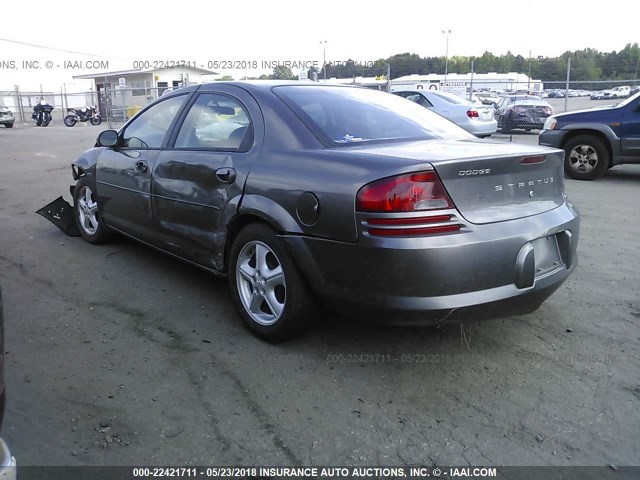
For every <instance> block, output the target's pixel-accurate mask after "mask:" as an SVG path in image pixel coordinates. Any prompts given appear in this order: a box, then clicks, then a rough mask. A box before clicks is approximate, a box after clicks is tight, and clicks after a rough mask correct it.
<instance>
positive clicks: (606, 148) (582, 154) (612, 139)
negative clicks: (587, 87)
mask: <svg viewBox="0 0 640 480" xmlns="http://www.w3.org/2000/svg"><path fill="white" fill-rule="evenodd" d="M538 143H539V144H540V145H547V146H550V147H556V148H562V149H563V150H564V151H565V157H564V171H565V173H566V174H567V175H568V176H570V177H571V178H575V179H578V180H593V179H594V178H598V177H600V176H602V175H603V174H604V172H606V171H607V169H608V168H611V167H613V166H614V165H619V164H621V163H640V93H636V94H635V95H634V96H632V97H629V98H627V99H626V100H624V101H623V102H621V103H618V104H617V105H612V106H607V107H596V108H593V109H590V110H580V111H577V112H567V113H561V114H558V115H554V116H552V117H549V118H548V119H547V121H546V122H545V124H544V130H543V131H542V132H540V136H539V137H538Z"/></svg>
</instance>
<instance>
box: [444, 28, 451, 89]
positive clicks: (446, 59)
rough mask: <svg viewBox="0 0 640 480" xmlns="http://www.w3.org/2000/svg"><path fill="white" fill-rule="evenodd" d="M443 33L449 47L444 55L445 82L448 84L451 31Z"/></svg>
mask: <svg viewBox="0 0 640 480" xmlns="http://www.w3.org/2000/svg"><path fill="white" fill-rule="evenodd" d="M442 33H444V34H445V35H446V36H447V46H446V48H445V53H444V81H445V82H446V81H447V74H448V73H449V35H451V30H442Z"/></svg>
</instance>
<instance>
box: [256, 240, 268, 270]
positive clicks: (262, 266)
mask: <svg viewBox="0 0 640 480" xmlns="http://www.w3.org/2000/svg"><path fill="white" fill-rule="evenodd" d="M255 252H256V253H255V255H256V269H257V270H258V271H259V272H260V275H263V276H264V275H265V274H266V273H267V272H268V271H269V268H268V267H267V254H268V253H269V251H268V250H267V249H266V248H265V247H264V246H263V245H262V244H260V243H256V247H255Z"/></svg>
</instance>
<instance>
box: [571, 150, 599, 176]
mask: <svg viewBox="0 0 640 480" xmlns="http://www.w3.org/2000/svg"><path fill="white" fill-rule="evenodd" d="M597 164H598V153H597V152H596V151H595V149H594V148H593V147H592V146H591V145H576V146H575V147H574V148H573V150H571V153H570V154H569V165H570V166H571V168H573V169H574V170H576V171H578V172H581V173H586V172H590V171H591V170H593V169H594V168H595V166H596V165H597Z"/></svg>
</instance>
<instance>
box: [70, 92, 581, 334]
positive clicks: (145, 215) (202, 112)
mask: <svg viewBox="0 0 640 480" xmlns="http://www.w3.org/2000/svg"><path fill="white" fill-rule="evenodd" d="M562 161H563V152H562V151H561V150H557V149H551V148H545V147H538V146H525V145H516V144H506V143H490V142H487V141H483V140H479V139H477V138H475V137H474V136H472V135H471V134H469V133H467V132H466V131H464V130H463V129H461V128H459V127H457V126H456V125H454V124H453V123H451V122H449V121H448V120H445V119H443V118H442V117H440V116H439V115H437V114H435V113H433V112H430V111H428V110H427V109H425V108H423V107H421V106H419V105H416V104H414V103H411V102H407V101H406V100H405V99H403V98H399V97H397V96H395V95H391V94H388V93H383V92H378V91H372V90H367V89H360V88H354V87H340V86H326V85H322V84H313V83H300V82H253V83H251V82H247V83H244V82H231V83H222V82H216V83H215V84H208V85H199V86H192V87H188V88H182V89H180V90H177V91H175V92H173V93H171V94H169V95H165V96H163V97H162V98H160V99H158V100H157V101H156V102H154V103H152V104H150V105H149V106H148V107H147V108H145V109H144V110H142V111H141V112H140V113H139V114H138V115H136V116H135V117H133V118H132V119H131V120H130V121H129V122H128V123H126V124H125V125H124V126H123V127H122V128H121V129H120V130H119V131H117V132H116V131H114V130H107V131H104V132H102V133H101V134H100V136H99V138H98V142H97V144H96V147H95V148H92V149H90V150H88V151H86V152H84V153H83V154H82V155H80V157H79V158H78V159H77V160H75V161H74V162H73V165H72V168H73V176H74V179H75V180H77V183H76V185H75V188H74V189H73V192H74V215H75V219H76V222H77V226H78V228H79V230H80V233H81V235H82V236H83V237H84V239H85V240H87V241H89V242H91V243H100V242H104V241H106V240H107V239H108V238H109V236H110V235H111V234H112V233H114V232H117V233H121V234H124V235H127V236H129V237H132V238H134V239H136V240H139V241H141V242H143V243H145V244H147V245H150V246H152V247H155V248H157V249H160V250H162V251H164V252H167V253H169V254H172V255H174V256H176V257H179V258H181V259H184V260H187V261H189V262H191V263H193V264H195V265H197V266H200V267H203V268H205V269H207V270H209V271H211V272H214V273H216V274H220V275H226V276H228V279H229V286H230V287H231V292H232V296H233V300H234V302H235V304H236V305H237V308H238V310H239V312H240V316H241V317H242V319H243V320H244V322H245V323H246V325H247V326H248V327H249V329H250V330H251V331H252V332H253V333H254V334H256V335H258V336H260V337H261V338H263V339H266V340H270V341H277V340H283V339H286V338H289V337H291V336H293V335H295V334H298V333H300V332H301V331H302V330H303V329H304V328H306V327H308V326H309V325H311V324H312V323H313V319H314V318H316V317H317V313H318V305H323V306H325V307H327V308H329V309H332V310H334V311H337V312H340V313H343V314H347V315H349V316H357V317H361V318H366V319H371V320H372V321H373V320H377V321H380V320H381V321H389V322H400V323H424V324H431V325H433V324H439V323H442V322H449V321H460V320H463V319H479V318H495V317H504V316H511V315H520V314H526V313H530V312H532V311H534V310H535V309H537V308H538V307H539V306H540V304H541V303H542V302H544V300H545V299H547V298H548V297H549V296H550V295H551V294H552V293H553V292H554V291H555V290H556V289H557V288H558V287H559V286H560V285H561V284H562V283H563V282H564V280H565V279H566V278H567V277H568V276H569V274H570V273H571V272H572V270H573V269H574V268H575V266H576V262H577V256H576V246H577V243H578V233H579V226H580V224H579V216H578V211H577V210H576V208H575V207H574V206H573V205H572V204H571V203H570V202H569V201H568V200H567V196H566V195H565V192H564V186H563V179H562V167H563V163H562Z"/></svg>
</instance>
